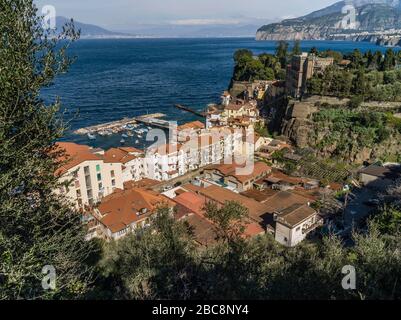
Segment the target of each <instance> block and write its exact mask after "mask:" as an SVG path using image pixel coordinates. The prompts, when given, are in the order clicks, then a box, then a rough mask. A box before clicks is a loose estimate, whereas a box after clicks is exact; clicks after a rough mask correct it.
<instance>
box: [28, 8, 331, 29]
mask: <svg viewBox="0 0 401 320" xmlns="http://www.w3.org/2000/svg"><path fill="white" fill-rule="evenodd" d="M334 2H336V0H68V1H66V0H35V3H36V4H37V6H38V7H39V8H42V7H43V6H45V5H53V6H54V7H55V8H56V11H57V15H58V16H65V17H68V18H74V19H75V20H77V21H80V22H84V23H91V24H96V25H99V26H102V27H105V28H108V29H110V30H115V31H118V30H131V29H132V30H133V29H135V27H137V26H138V25H166V24H168V25H177V26H182V25H192V26H193V25H234V24H255V25H263V24H264V23H269V22H272V21H280V20H282V19H285V18H294V17H298V16H302V15H304V14H307V13H310V12H312V11H314V10H317V9H321V8H324V7H326V6H328V5H330V4H333V3H334Z"/></svg>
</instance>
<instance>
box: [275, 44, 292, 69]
mask: <svg viewBox="0 0 401 320" xmlns="http://www.w3.org/2000/svg"><path fill="white" fill-rule="evenodd" d="M288 46H289V44H288V42H286V41H279V42H278V44H277V48H276V57H277V58H278V59H279V61H280V64H281V68H283V69H284V68H285V67H286V65H287V55H288Z"/></svg>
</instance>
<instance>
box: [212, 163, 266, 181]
mask: <svg viewBox="0 0 401 320" xmlns="http://www.w3.org/2000/svg"><path fill="white" fill-rule="evenodd" d="M244 167H245V165H237V164H219V165H213V166H211V167H208V168H207V169H206V170H217V171H219V172H220V173H221V174H222V175H224V176H226V177H229V176H232V177H234V178H236V179H237V180H238V181H239V182H241V183H243V182H246V181H248V180H251V179H253V178H254V177H257V176H259V175H261V174H263V173H266V174H268V173H270V172H271V170H272V168H271V167H269V166H268V165H267V164H266V163H264V162H256V163H255V164H254V168H253V171H252V173H251V174H248V175H237V174H236V171H237V169H238V168H244Z"/></svg>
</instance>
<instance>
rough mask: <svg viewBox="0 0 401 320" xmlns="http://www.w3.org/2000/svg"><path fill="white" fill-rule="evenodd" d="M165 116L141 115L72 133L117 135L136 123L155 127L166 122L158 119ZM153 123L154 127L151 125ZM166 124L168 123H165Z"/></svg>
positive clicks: (160, 114)
mask: <svg viewBox="0 0 401 320" xmlns="http://www.w3.org/2000/svg"><path fill="white" fill-rule="evenodd" d="M165 116H166V115H165V114H163V113H154V114H148V115H142V116H138V117H134V118H124V119H122V120H117V121H112V122H108V123H103V124H99V125H95V126H90V127H85V128H81V129H78V130H76V131H74V133H75V134H79V135H86V134H94V133H99V132H101V131H112V132H114V133H119V132H121V131H124V127H125V126H127V125H136V124H137V123H144V124H147V125H149V126H157V122H159V121H160V122H161V123H164V122H167V121H164V120H160V118H163V117H165ZM153 121H155V125H152V124H153ZM167 123H168V122H167ZM167 128H168V126H167Z"/></svg>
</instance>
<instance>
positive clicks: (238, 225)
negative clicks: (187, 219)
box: [205, 201, 248, 242]
mask: <svg viewBox="0 0 401 320" xmlns="http://www.w3.org/2000/svg"><path fill="white" fill-rule="evenodd" d="M205 212H206V217H207V218H208V219H209V220H210V221H212V222H213V223H214V225H215V226H216V231H217V236H218V238H219V239H222V240H223V241H228V242H233V241H239V240H240V239H241V236H242V235H243V233H244V231H245V228H246V221H245V220H246V218H248V209H247V208H245V207H243V206H242V205H241V204H240V203H236V202H234V201H228V202H226V203H225V205H224V206H223V207H222V208H220V207H218V206H217V205H216V204H215V203H211V202H209V203H207V204H206V206H205Z"/></svg>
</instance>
